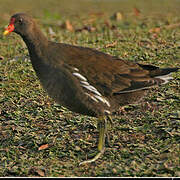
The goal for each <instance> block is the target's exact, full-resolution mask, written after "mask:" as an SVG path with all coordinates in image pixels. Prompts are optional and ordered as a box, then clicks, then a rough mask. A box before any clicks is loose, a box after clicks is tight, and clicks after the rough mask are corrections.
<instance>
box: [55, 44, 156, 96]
mask: <svg viewBox="0 0 180 180" xmlns="http://www.w3.org/2000/svg"><path fill="white" fill-rule="evenodd" d="M56 47H57V44H56ZM58 47H59V49H57V50H56V51H61V53H59V54H61V57H58V58H56V60H57V59H58V60H59V59H62V60H63V62H64V63H65V64H66V66H69V67H74V68H77V69H78V70H79V73H80V74H81V75H83V76H84V77H86V79H87V80H88V82H89V83H90V84H91V85H92V86H94V87H96V88H97V89H98V90H99V91H100V92H101V93H102V94H103V95H105V96H108V95H112V94H114V93H124V92H129V91H130V92H131V91H136V90H138V89H144V88H148V87H151V86H153V85H157V84H158V83H159V80H157V79H156V80H155V79H154V78H151V77H150V74H149V70H148V68H143V67H142V66H141V65H139V64H137V63H133V62H131V61H125V60H121V59H118V58H115V57H113V56H110V55H108V54H105V53H102V52H99V51H97V50H93V49H90V48H84V47H77V46H71V45H67V44H61V46H58ZM56 57H57V56H56ZM60 62H61V61H60ZM152 67H154V66H152Z"/></svg>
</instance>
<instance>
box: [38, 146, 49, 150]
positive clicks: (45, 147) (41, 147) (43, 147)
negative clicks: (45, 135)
mask: <svg viewBox="0 0 180 180" xmlns="http://www.w3.org/2000/svg"><path fill="white" fill-rule="evenodd" d="M48 147H49V145H48V144H43V145H41V146H40V147H39V148H38V150H39V151H40V150H43V149H47V148H48Z"/></svg>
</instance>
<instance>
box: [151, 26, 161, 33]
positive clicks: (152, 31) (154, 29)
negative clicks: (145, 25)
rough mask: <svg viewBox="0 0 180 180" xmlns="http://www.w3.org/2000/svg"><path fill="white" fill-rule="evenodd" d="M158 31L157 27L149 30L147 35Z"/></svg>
mask: <svg viewBox="0 0 180 180" xmlns="http://www.w3.org/2000/svg"><path fill="white" fill-rule="evenodd" d="M160 30H161V28H159V27H156V28H151V29H150V30H149V33H159V32H160Z"/></svg>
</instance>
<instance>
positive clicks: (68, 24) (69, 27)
mask: <svg viewBox="0 0 180 180" xmlns="http://www.w3.org/2000/svg"><path fill="white" fill-rule="evenodd" d="M65 24H66V29H67V30H68V31H71V32H73V31H74V28H73V26H72V24H71V23H70V21H69V20H66V22H65Z"/></svg>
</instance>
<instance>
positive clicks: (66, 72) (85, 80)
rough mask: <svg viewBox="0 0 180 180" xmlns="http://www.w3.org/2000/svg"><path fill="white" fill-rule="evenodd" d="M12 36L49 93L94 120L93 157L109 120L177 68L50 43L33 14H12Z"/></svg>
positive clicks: (101, 145)
mask: <svg viewBox="0 0 180 180" xmlns="http://www.w3.org/2000/svg"><path fill="white" fill-rule="evenodd" d="M10 32H15V33H17V34H18V35H20V36H21V37H22V39H23V41H24V42H25V44H26V46H27V48H28V51H29V56H30V59H31V63H32V66H33V68H34V70H35V72H36V75H37V77H38V78H39V80H40V83H41V85H42V87H43V88H44V89H45V90H46V92H47V94H48V95H49V96H50V97H51V98H52V99H53V100H54V101H55V102H56V103H58V104H60V105H62V106H64V107H66V108H68V109H69V110H70V111H72V112H76V113H79V114H82V115H87V116H90V117H95V118H97V122H98V130H99V137H98V145H97V150H98V152H97V154H96V155H95V156H94V157H93V158H91V159H87V160H85V161H82V162H81V163H80V165H82V164H86V163H91V162H94V161H96V160H97V159H99V157H100V156H101V155H102V154H103V153H104V151H105V139H106V137H107V122H112V118H111V116H112V113H113V112H116V111H118V110H119V109H120V108H121V107H122V106H124V105H128V104H133V103H138V102H139V101H140V100H141V99H142V98H143V97H144V96H145V95H146V93H147V92H148V90H149V89H151V88H153V87H156V86H159V85H161V84H166V83H168V81H169V80H171V79H173V78H172V77H171V73H172V72H176V71H178V69H179V67H172V68H171V67H170V68H159V67H156V66H154V65H145V64H140V63H137V62H132V61H128V60H123V59H121V58H118V57H115V56H112V55H109V54H106V53H104V52H100V51H98V50H96V49H92V48H88V47H82V46H75V45H71V44H65V43H58V42H52V41H49V40H48V38H47V37H46V36H45V35H44V34H43V33H42V31H41V30H40V28H39V26H38V24H37V23H36V21H35V19H33V18H32V16H30V15H28V14H26V13H16V14H14V15H13V16H12V17H11V18H10V23H9V25H8V27H7V28H6V29H5V31H4V33H3V34H4V35H7V34H9V33H10Z"/></svg>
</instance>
